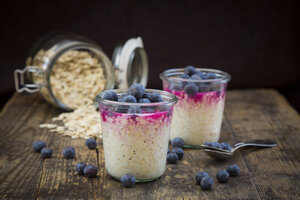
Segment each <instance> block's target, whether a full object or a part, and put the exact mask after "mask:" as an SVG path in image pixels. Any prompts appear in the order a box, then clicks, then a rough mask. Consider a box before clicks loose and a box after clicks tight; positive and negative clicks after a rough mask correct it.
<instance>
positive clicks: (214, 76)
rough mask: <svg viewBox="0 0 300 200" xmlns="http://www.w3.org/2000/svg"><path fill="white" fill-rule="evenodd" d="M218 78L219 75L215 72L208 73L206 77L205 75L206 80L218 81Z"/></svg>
mask: <svg viewBox="0 0 300 200" xmlns="http://www.w3.org/2000/svg"><path fill="white" fill-rule="evenodd" d="M216 78H217V75H216V74H215V73H213V72H208V73H207V74H206V75H205V79H216Z"/></svg>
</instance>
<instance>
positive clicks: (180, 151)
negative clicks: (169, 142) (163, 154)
mask: <svg viewBox="0 0 300 200" xmlns="http://www.w3.org/2000/svg"><path fill="white" fill-rule="evenodd" d="M172 153H176V155H177V156H178V160H181V159H182V158H183V155H184V151H183V149H182V148H180V147H174V148H173V149H172Z"/></svg>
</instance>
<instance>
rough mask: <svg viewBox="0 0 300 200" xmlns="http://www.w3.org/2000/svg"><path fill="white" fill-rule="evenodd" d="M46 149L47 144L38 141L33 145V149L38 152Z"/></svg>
mask: <svg viewBox="0 0 300 200" xmlns="http://www.w3.org/2000/svg"><path fill="white" fill-rule="evenodd" d="M44 147H46V143H45V142H43V141H36V142H34V143H33V145H32V148H33V150H35V151H36V152H41V150H42V148H44Z"/></svg>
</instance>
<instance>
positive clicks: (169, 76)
mask: <svg viewBox="0 0 300 200" xmlns="http://www.w3.org/2000/svg"><path fill="white" fill-rule="evenodd" d="M195 69H196V70H200V71H201V72H213V73H216V74H219V75H221V77H219V78H217V79H207V80H192V79H183V78H179V77H174V76H175V75H176V76H177V75H181V74H183V73H184V68H174V69H168V70H166V71H164V72H162V73H160V75H159V77H160V79H162V80H166V81H174V82H191V83H213V82H221V83H227V82H229V81H230V80H231V76H230V74H228V73H226V72H224V71H221V70H217V69H209V68H195Z"/></svg>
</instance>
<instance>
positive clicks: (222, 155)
mask: <svg viewBox="0 0 300 200" xmlns="http://www.w3.org/2000/svg"><path fill="white" fill-rule="evenodd" d="M201 146H202V148H203V150H204V151H205V152H206V153H207V155H209V156H210V157H212V158H215V159H217V160H225V159H227V158H230V157H232V156H234V152H235V151H236V150H237V149H239V148H241V147H275V146H277V144H276V143H274V142H271V141H262V140H256V141H253V142H240V143H237V144H235V145H233V148H232V149H231V151H228V150H225V149H220V148H215V147H211V146H207V145H201Z"/></svg>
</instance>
